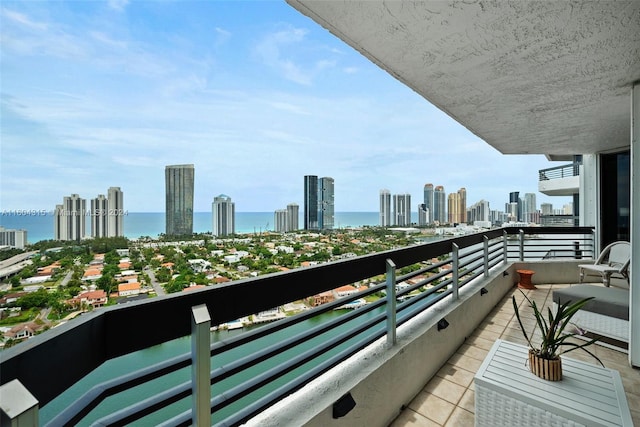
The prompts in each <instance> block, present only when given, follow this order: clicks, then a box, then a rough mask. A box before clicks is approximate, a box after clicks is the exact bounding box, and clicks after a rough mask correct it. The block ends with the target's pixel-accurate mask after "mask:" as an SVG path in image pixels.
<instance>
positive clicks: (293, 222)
mask: <svg viewBox="0 0 640 427" xmlns="http://www.w3.org/2000/svg"><path fill="white" fill-rule="evenodd" d="M299 218H300V206H298V204H297V203H289V204H288V205H287V230H286V231H296V230H298V228H300V224H299Z"/></svg>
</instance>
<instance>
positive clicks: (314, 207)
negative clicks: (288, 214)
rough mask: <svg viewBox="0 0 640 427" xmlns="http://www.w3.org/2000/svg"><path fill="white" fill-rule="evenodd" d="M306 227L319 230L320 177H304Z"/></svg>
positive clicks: (306, 228)
mask: <svg viewBox="0 0 640 427" xmlns="http://www.w3.org/2000/svg"><path fill="white" fill-rule="evenodd" d="M304 229H305V230H319V229H320V225H319V222H318V177H317V176H316V175H305V177H304Z"/></svg>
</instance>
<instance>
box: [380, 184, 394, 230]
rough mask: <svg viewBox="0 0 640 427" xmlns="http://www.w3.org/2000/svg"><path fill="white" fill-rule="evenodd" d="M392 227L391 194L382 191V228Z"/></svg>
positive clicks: (384, 190)
mask: <svg viewBox="0 0 640 427" xmlns="http://www.w3.org/2000/svg"><path fill="white" fill-rule="evenodd" d="M390 226H391V193H390V192H389V190H386V189H383V190H380V227H390Z"/></svg>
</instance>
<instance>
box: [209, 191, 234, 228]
mask: <svg viewBox="0 0 640 427" xmlns="http://www.w3.org/2000/svg"><path fill="white" fill-rule="evenodd" d="M211 210H212V214H213V215H212V216H213V235H214V236H228V235H230V234H235V232H236V226H235V215H236V208H235V203H233V202H232V201H231V197H229V196H227V195H225V194H220V195H219V196H217V197H214V198H213V203H212V204H211Z"/></svg>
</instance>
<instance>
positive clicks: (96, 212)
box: [91, 194, 109, 238]
mask: <svg viewBox="0 0 640 427" xmlns="http://www.w3.org/2000/svg"><path fill="white" fill-rule="evenodd" d="M108 211H109V200H108V199H107V198H106V197H105V196H104V194H98V197H96V198H95V199H91V237H93V238H100V237H108V236H109V234H108V231H107V228H108V226H109V223H108V221H107V213H108Z"/></svg>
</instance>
